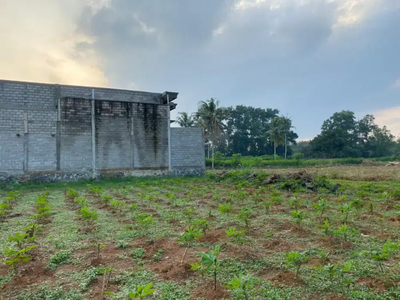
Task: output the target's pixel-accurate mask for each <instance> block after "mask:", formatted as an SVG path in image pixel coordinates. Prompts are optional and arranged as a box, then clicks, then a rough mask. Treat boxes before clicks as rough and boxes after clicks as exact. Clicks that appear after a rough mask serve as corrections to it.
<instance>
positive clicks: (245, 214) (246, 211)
mask: <svg viewBox="0 0 400 300" xmlns="http://www.w3.org/2000/svg"><path fill="white" fill-rule="evenodd" d="M252 213H253V210H252V209H251V208H247V207H243V208H242V209H241V210H240V212H239V215H237V216H236V218H237V219H238V220H242V221H244V223H245V224H246V228H249V227H250V218H251V215H252Z"/></svg>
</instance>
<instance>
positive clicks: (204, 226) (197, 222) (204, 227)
mask: <svg viewBox="0 0 400 300" xmlns="http://www.w3.org/2000/svg"><path fill="white" fill-rule="evenodd" d="M193 225H194V226H196V227H199V228H200V229H201V230H202V231H203V232H204V234H206V232H207V230H208V229H209V227H210V224H209V223H208V221H207V220H206V219H199V220H194V221H193Z"/></svg>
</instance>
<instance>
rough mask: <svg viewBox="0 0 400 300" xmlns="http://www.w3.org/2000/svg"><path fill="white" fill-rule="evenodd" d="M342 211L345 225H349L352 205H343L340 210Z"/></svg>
mask: <svg viewBox="0 0 400 300" xmlns="http://www.w3.org/2000/svg"><path fill="white" fill-rule="evenodd" d="M340 211H341V213H342V215H343V223H345V224H346V223H347V219H348V218H349V213H350V211H351V205H350V204H349V203H343V205H342V206H341V208H340Z"/></svg>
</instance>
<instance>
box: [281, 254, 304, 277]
mask: <svg viewBox="0 0 400 300" xmlns="http://www.w3.org/2000/svg"><path fill="white" fill-rule="evenodd" d="M286 258H287V259H286V260H285V261H284V263H285V264H286V266H287V267H288V268H293V269H294V270H295V272H296V277H297V276H298V275H299V274H300V268H301V266H302V265H303V264H305V263H306V262H308V261H309V260H310V255H309V252H308V251H304V252H298V251H291V252H288V253H286Z"/></svg>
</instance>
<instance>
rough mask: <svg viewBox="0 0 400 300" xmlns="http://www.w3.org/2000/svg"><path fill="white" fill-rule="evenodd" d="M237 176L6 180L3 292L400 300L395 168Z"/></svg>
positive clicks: (1, 295) (398, 172)
mask: <svg viewBox="0 0 400 300" xmlns="http://www.w3.org/2000/svg"><path fill="white" fill-rule="evenodd" d="M272 172H273V173H276V174H281V175H287V174H288V173H296V172H298V170H287V169H285V170H273V171H272ZM238 173H240V172H236V173H235V172H234V173H233V174H232V175H230V174H229V173H228V174H224V176H219V175H217V176H215V174H214V175H212V176H206V177H203V178H197V179H195V178H173V179H140V180H139V179H136V180H133V179H132V180H125V181H123V182H116V181H102V182H97V183H93V184H92V185H88V184H86V183H73V184H72V183H71V184H50V185H48V186H44V185H41V186H35V185H20V186H15V187H13V188H14V190H15V192H11V193H9V191H8V190H7V189H6V187H5V189H4V190H0V199H2V203H3V205H2V207H3V208H2V210H0V214H1V212H2V216H0V218H1V219H0V259H1V260H2V261H3V263H2V264H1V265H0V299H29V300H31V299H72V300H76V299H128V296H129V293H130V292H135V291H136V292H137V291H138V287H139V286H146V285H148V284H150V283H152V284H153V287H152V289H154V290H155V291H154V293H152V294H151V295H149V296H148V297H147V298H148V299H331V300H334V299H385V300H386V299H400V287H399V284H398V282H399V279H400V268H399V259H400V244H398V241H399V227H400V206H399V200H400V186H399V183H398V181H396V180H397V179H399V177H400V168H385V167H370V168H366V167H337V168H318V169H312V170H309V172H308V173H307V174H308V175H307V176H308V177H307V178H311V179H312V184H309V183H307V184H305V183H304V182H302V181H301V180H297V179H287V180H286V179H285V180H283V179H282V178H281V179H279V180H275V181H276V182H275V181H274V182H273V183H270V184H268V185H266V184H265V183H264V184H260V182H259V181H257V180H255V179H254V176H252V175H249V174H238ZM321 175H326V176H327V178H328V179H324V178H320V177H316V176H321ZM290 176H292V175H290ZM290 176H289V177H290ZM290 178H291V177H290ZM293 178H295V177H293ZM8 188H9V187H8ZM7 205H9V206H10V207H8V208H7V207H6V206H7ZM48 208H49V210H48ZM32 225H33V226H32ZM190 226H193V227H191V228H190ZM188 228H189V230H188ZM227 231H228V232H229V234H230V236H228V234H227ZM185 232H186V234H185ZM17 233H19V234H20V235H17ZM217 245H219V246H220V251H219V253H214V254H215V255H214V256H216V257H217V259H216V261H215V260H214V264H207V259H206V258H205V257H206V256H204V254H203V256H202V254H199V252H206V253H208V252H210V251H212V250H214V249H215V246H217ZM24 260H26V261H24ZM28 260H29V261H28ZM201 262H203V264H202V263H201ZM7 263H8V264H7ZM196 263H198V264H197V267H198V270H192V269H196V267H193V266H194V265H195V264H196ZM195 266H196V265H195ZM215 268H216V285H215V282H214V277H213V276H214V275H215V273H214V270H215ZM235 276H237V277H238V280H236V281H235V282H236V284H235V282H232V280H233V279H234V277H235ZM246 276H247V277H246ZM139 289H140V287H139ZM104 292H111V293H113V294H114V296H111V295H106V294H104ZM131 296H132V298H134V297H135V296H137V295H134V293H132V294H131ZM246 297H247V298H246Z"/></svg>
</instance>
